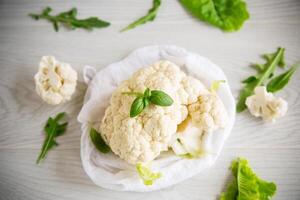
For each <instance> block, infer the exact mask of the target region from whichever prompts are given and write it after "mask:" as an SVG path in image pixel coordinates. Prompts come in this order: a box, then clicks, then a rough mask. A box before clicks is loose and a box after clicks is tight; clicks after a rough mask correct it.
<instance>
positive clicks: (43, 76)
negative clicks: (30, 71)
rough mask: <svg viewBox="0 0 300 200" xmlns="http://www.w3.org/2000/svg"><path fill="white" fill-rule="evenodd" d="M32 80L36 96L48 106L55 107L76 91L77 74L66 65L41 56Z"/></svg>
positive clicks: (53, 58) (68, 98)
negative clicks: (37, 69)
mask: <svg viewBox="0 0 300 200" xmlns="http://www.w3.org/2000/svg"><path fill="white" fill-rule="evenodd" d="M34 80H35V85H36V92H37V93H38V95H39V96H40V97H41V98H42V99H43V100H44V101H46V102H47V103H48V104H53V105H56V104H60V103H63V102H65V101H67V100H70V99H71V96H72V94H73V93H74V91H75V89H76V82H77V72H76V71H75V70H74V69H72V67H71V66H70V64H68V63H63V62H59V61H58V60H56V59H55V57H53V56H43V57H42V59H41V62H40V66H39V71H38V72H37V73H36V75H35V76H34Z"/></svg>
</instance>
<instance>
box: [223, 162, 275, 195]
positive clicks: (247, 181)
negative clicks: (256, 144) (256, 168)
mask: <svg viewBox="0 0 300 200" xmlns="http://www.w3.org/2000/svg"><path fill="white" fill-rule="evenodd" d="M231 170H232V173H233V176H234V178H233V180H232V182H231V183H230V184H229V186H228V187H227V190H226V192H224V193H222V194H221V197H220V200H253V199H256V200H269V199H271V197H272V196H274V194H275V192H276V185H275V184H274V183H272V182H267V181H264V180H262V179H260V178H259V177H258V176H257V175H256V174H255V173H254V172H253V171H252V169H251V168H250V166H249V164H248V161H247V160H246V159H242V158H239V159H237V160H234V161H233V162H232V165H231Z"/></svg>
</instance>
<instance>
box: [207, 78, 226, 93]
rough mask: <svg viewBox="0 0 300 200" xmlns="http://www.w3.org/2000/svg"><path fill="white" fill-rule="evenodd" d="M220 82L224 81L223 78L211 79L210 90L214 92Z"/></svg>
mask: <svg viewBox="0 0 300 200" xmlns="http://www.w3.org/2000/svg"><path fill="white" fill-rule="evenodd" d="M221 83H225V80H219V81H213V83H212V84H211V86H210V91H211V92H216V91H217V90H218V89H219V88H220V85H221Z"/></svg>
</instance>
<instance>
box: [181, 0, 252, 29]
mask: <svg viewBox="0 0 300 200" xmlns="http://www.w3.org/2000/svg"><path fill="white" fill-rule="evenodd" d="M180 2H181V4H182V5H183V6H184V7H185V8H186V9H187V10H188V11H189V12H190V13H191V14H192V15H194V16H195V17H197V18H199V19H200V20H202V21H205V22H207V23H208V24H211V25H213V26H216V27H219V28H220V29H222V30H224V31H237V30H239V29H240V28H241V27H242V25H243V23H244V21H246V20H247V19H249V13H248V10H247V4H246V3H245V2H244V1H243V0H180Z"/></svg>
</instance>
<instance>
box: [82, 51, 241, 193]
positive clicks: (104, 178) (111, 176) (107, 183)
mask: <svg viewBox="0 0 300 200" xmlns="http://www.w3.org/2000/svg"><path fill="white" fill-rule="evenodd" d="M158 60H169V61H171V62H173V63H175V64H177V65H178V66H180V67H181V69H182V70H183V71H185V72H186V73H187V74H188V75H191V76H194V77H196V78H198V79H199V80H200V81H202V82H203V83H204V84H205V85H206V86H207V87H210V85H211V83H212V82H213V81H214V80H225V81H226V83H225V84H222V85H221V87H220V88H219V90H218V95H219V96H220V98H221V100H222V101H223V103H224V104H225V106H226V109H227V111H228V114H229V123H228V125H227V126H226V128H225V129H222V130H219V131H215V132H213V133H210V134H207V135H206V137H204V140H203V142H204V145H205V146H206V148H207V151H208V152H209V153H208V154H207V155H206V156H204V157H201V158H199V159H183V158H181V157H178V156H175V155H174V154H172V153H171V152H167V153H162V155H160V156H159V157H158V158H157V159H155V160H154V161H153V162H152V163H151V168H152V169H153V171H158V172H161V173H162V177H161V178H160V179H157V180H156V181H155V182H154V184H153V185H151V186H145V185H144V184H143V182H142V181H141V179H140V178H139V176H138V174H137V172H136V170H135V166H132V165H129V164H127V163H126V162H125V161H123V160H121V159H120V158H119V157H117V156H116V155H114V154H113V153H111V152H110V153H108V154H102V153H100V152H98V151H97V150H96V149H95V147H94V146H93V144H92V143H91V141H90V138H89V130H90V127H91V126H94V127H98V126H99V123H100V121H101V119H102V117H103V115H104V111H105V109H106V107H107V106H108V104H109V99H110V96H111V94H112V92H113V91H114V90H115V89H116V88H117V86H118V85H119V84H120V82H121V81H123V80H126V79H128V78H129V77H130V76H131V75H132V74H133V73H134V72H135V71H137V70H138V69H140V68H142V67H146V66H149V65H151V64H153V63H154V62H156V61H158ZM83 76H84V81H85V82H86V84H88V89H87V92H86V95H85V99H84V105H83V107H82V109H81V111H80V113H79V115H78V121H79V122H80V123H82V126H81V128H82V136H81V160H82V164H83V168H84V170H85V172H86V173H87V174H88V176H89V177H90V178H91V179H92V180H93V182H94V183H95V184H96V185H98V186H101V187H103V188H107V189H112V190H119V191H136V192H146V191H153V190H158V189H162V188H165V187H168V186H171V185H174V184H176V183H178V182H180V181H183V180H185V179H187V178H190V177H192V176H194V175H196V174H198V173H199V172H201V171H203V170H205V169H207V168H209V167H210V166H212V165H213V164H214V162H215V161H216V159H217V157H218V155H219V153H220V151H221V150H222V147H223V144H224V142H225V140H226V138H227V137H228V136H229V134H230V132H231V129H232V127H233V124H234V119H235V101H234V98H233V96H232V94H231V91H230V88H229V85H228V81H227V78H226V76H225V74H224V73H223V71H222V70H221V69H220V68H219V67H218V66H216V65H215V64H213V63H212V62H211V61H209V60H208V59H206V58H204V57H201V56H199V55H197V54H195V53H191V52H188V51H186V50H184V49H182V48H179V47H176V46H148V47H143V48H140V49H137V50H135V51H134V52H133V53H131V54H130V55H129V56H127V57H126V58H125V59H123V60H121V61H120V62H116V63H113V64H110V65H109V66H107V67H105V68H104V69H101V70H100V71H98V72H96V70H95V69H94V68H93V67H89V66H86V67H85V68H84V73H83Z"/></svg>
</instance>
